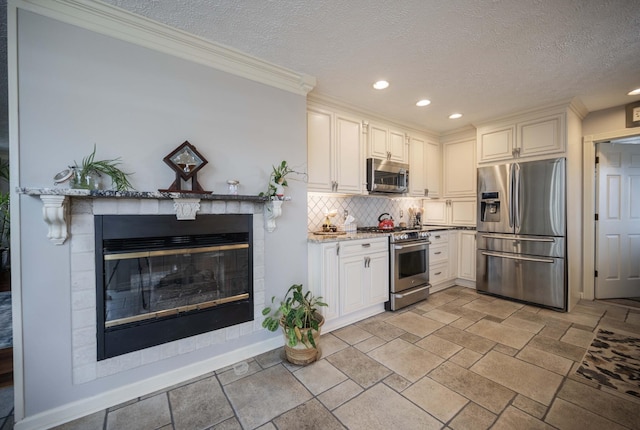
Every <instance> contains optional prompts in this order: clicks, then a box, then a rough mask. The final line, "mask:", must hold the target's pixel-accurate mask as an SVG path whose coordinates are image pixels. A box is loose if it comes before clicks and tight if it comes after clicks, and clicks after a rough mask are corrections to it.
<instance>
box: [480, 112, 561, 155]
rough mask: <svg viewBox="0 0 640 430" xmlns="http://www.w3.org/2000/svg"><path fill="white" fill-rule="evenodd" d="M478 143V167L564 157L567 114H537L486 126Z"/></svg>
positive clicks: (481, 129)
mask: <svg viewBox="0 0 640 430" xmlns="http://www.w3.org/2000/svg"><path fill="white" fill-rule="evenodd" d="M477 141H478V150H477V151H478V162H479V163H489V162H495V161H508V160H514V159H516V160H517V159H520V158H525V159H526V158H533V157H538V158H540V157H545V156H547V155H557V154H562V153H564V152H565V148H566V113H565V112H564V111H556V112H547V113H544V114H540V113H538V114H532V115H528V116H520V117H518V118H515V119H513V120H512V121H510V122H506V121H505V122H502V123H497V124H487V125H483V126H480V127H478V130H477Z"/></svg>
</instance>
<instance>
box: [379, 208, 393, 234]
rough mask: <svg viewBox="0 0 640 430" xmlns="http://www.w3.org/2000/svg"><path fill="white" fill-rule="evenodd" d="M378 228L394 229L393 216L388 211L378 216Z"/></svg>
mask: <svg viewBox="0 0 640 430" xmlns="http://www.w3.org/2000/svg"><path fill="white" fill-rule="evenodd" d="M378 228H379V229H381V230H393V228H394V224H393V218H392V217H391V215H389V214H388V213H386V212H385V213H383V214H382V215H380V216H379V217H378Z"/></svg>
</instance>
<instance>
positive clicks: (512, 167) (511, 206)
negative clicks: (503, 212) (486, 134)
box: [507, 163, 515, 228]
mask: <svg viewBox="0 0 640 430" xmlns="http://www.w3.org/2000/svg"><path fill="white" fill-rule="evenodd" d="M514 166H515V163H513V164H511V165H509V184H507V185H508V187H509V190H508V191H507V197H508V199H509V208H508V209H509V228H513V172H514Z"/></svg>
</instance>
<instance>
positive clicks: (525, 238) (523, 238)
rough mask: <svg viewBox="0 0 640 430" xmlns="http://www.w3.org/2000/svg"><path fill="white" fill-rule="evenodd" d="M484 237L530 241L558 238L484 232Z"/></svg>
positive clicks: (546, 240) (552, 240)
mask: <svg viewBox="0 0 640 430" xmlns="http://www.w3.org/2000/svg"><path fill="white" fill-rule="evenodd" d="M482 237H483V238H484V239H504V240H513V241H517V240H522V241H529V242H552V243H553V242H555V241H556V240H555V239H553V238H550V237H546V238H533V237H513V236H504V235H501V234H483V235H482Z"/></svg>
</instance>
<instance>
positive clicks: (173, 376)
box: [14, 336, 284, 430]
mask: <svg viewBox="0 0 640 430" xmlns="http://www.w3.org/2000/svg"><path fill="white" fill-rule="evenodd" d="M283 344H284V339H283V337H282V336H276V337H274V338H271V339H267V340H264V341H262V342H258V343H255V344H253V345H250V346H247V347H244V348H240V349H237V350H234V351H230V352H228V353H225V354H221V355H218V356H215V357H211V358H208V359H206V360H204V361H201V362H198V363H194V364H192V365H189V366H186V367H181V368H180V369H176V370H173V371H171V372H168V373H163V374H161V375H157V376H154V377H153V378H149V379H146V380H144V381H140V382H136V383H134V384H130V385H126V386H123V387H119V388H117V389H115V390H112V391H107V392H105V393H101V394H100V395H97V396H93V397H90V398H87V399H82V400H79V401H77V402H73V403H70V404H67V405H64V406H60V407H58V408H55V409H51V410H48V411H44V412H41V413H39V414H37V415H33V416H30V417H27V418H25V419H24V420H21V421H19V422H16V423H15V427H14V428H15V429H16V430H35V429H43V428H51V427H55V426H58V425H60V424H64V423H67V422H69V421H73V420H75V419H77V418H81V417H84V416H86V415H90V414H93V413H95V412H99V411H101V410H104V409H107V408H110V407H112V406H115V405H118V404H121V403H123V402H126V401H129V400H133V399H136V398H138V397H142V396H145V395H147V394H149V393H153V392H156V391H162V390H164V389H167V388H168V387H171V386H173V385H176V384H179V383H182V382H185V381H189V380H190V379H193V378H197V377H198V376H201V375H204V374H207V373H210V372H212V371H215V370H218V369H222V368H224V367H227V366H230V365H232V364H234V363H237V362H239V361H242V360H247V359H249V358H251V357H255V356H256V355H259V354H262V353H265V352H268V351H271V350H272V349H275V348H278V347H280V346H282V345H283Z"/></svg>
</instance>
